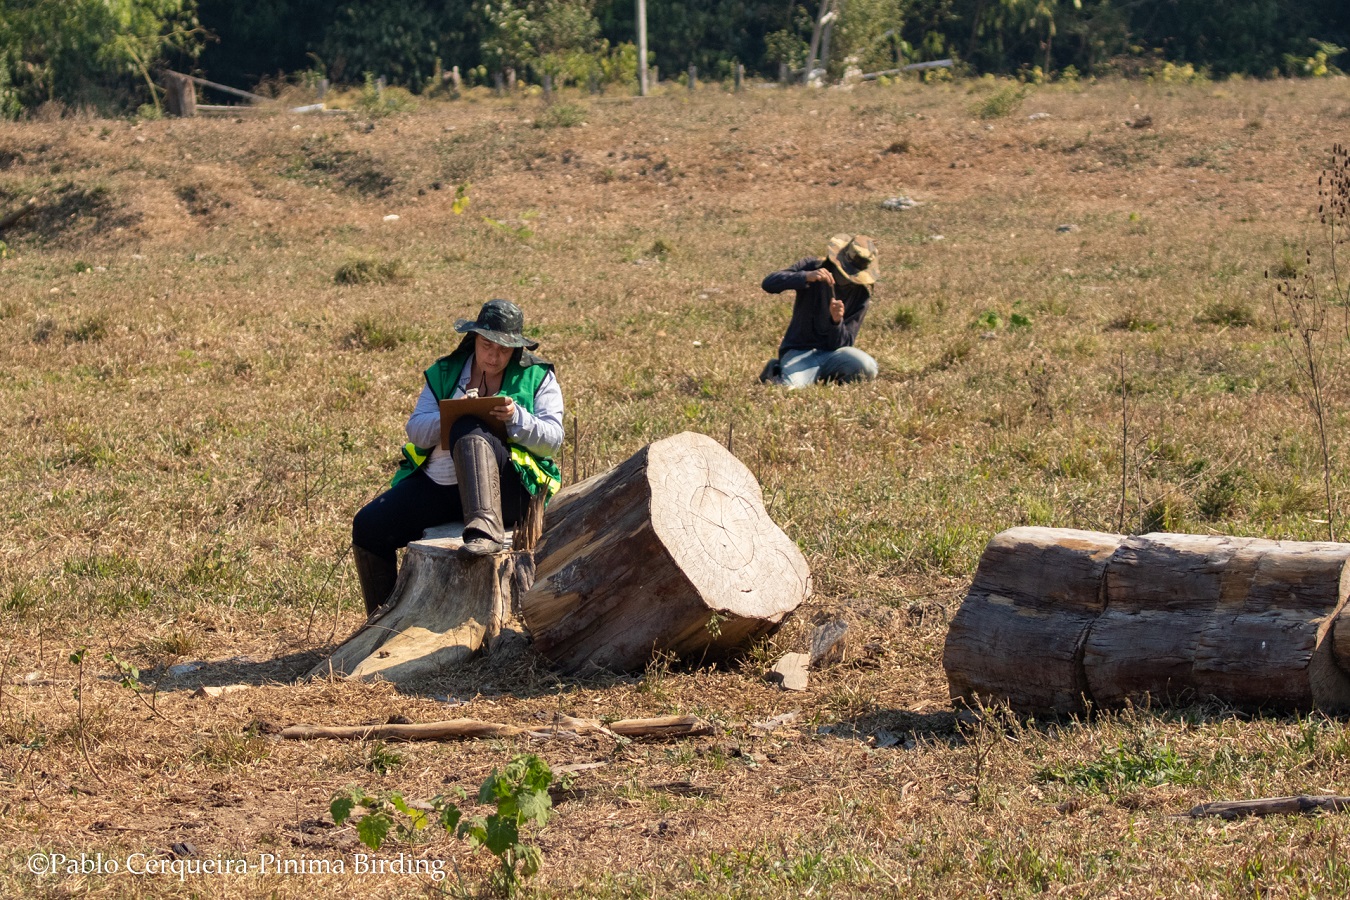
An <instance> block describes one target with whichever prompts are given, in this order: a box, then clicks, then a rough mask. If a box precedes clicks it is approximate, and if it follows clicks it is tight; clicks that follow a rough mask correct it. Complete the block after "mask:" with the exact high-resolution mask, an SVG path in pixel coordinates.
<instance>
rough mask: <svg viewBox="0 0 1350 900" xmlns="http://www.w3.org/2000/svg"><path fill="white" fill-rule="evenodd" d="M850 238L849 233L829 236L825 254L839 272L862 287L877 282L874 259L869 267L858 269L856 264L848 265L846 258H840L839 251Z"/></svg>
mask: <svg viewBox="0 0 1350 900" xmlns="http://www.w3.org/2000/svg"><path fill="white" fill-rule="evenodd" d="M852 240H853V236H852V235H850V234H836V235H835V236H834V237H832V238H830V243H829V244H828V245H827V246H826V248H825V255H826V256H828V257H829V258H830V262H832V263H834V267H835V268H836V269H838V270H839V272H840V274H842V275H843V276H844V277H845V278H847V279H848V280H849V281H851V282H853V283H854V284H860V285H863V286H864V287H870V286H871V285H874V284H876V283H877V276H876V274H875V273H876V262H875V260H873V265H872V267H871V268H870V269H859V268H857V267H856V266H851V265H849V264H848V261H847V260H845V259H841V258H840V256H839V251H840V250H843V249H844V248H845V247H847V246H848V245H849V242H850V241H852Z"/></svg>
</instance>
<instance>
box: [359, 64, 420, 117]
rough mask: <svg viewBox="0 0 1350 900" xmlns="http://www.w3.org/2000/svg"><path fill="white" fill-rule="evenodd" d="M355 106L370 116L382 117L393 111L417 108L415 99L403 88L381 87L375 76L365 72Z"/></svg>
mask: <svg viewBox="0 0 1350 900" xmlns="http://www.w3.org/2000/svg"><path fill="white" fill-rule="evenodd" d="M356 108H357V109H359V110H361V112H363V113H365V114H366V115H368V116H370V117H371V118H382V117H384V116H392V115H394V114H395V113H406V112H412V111H413V110H414V109H416V108H417V101H416V100H415V99H413V95H412V94H410V93H408V91H407V90H405V89H404V88H401V87H384V88H381V87H380V85H379V83H378V82H377V81H376V80H375V76H374V75H372V74H371V73H369V72H367V73H366V80H365V83H364V84H363V85H362V86H361V94H360V96H358V97H357V98H356Z"/></svg>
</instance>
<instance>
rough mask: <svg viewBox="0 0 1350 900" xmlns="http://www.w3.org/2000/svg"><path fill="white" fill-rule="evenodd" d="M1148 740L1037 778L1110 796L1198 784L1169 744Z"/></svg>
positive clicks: (1045, 771) (1142, 738)
mask: <svg viewBox="0 0 1350 900" xmlns="http://www.w3.org/2000/svg"><path fill="white" fill-rule="evenodd" d="M1147 738H1148V736H1147V735H1140V736H1139V737H1137V738H1135V739H1134V740H1132V741H1131V742H1130V743H1128V744H1125V743H1122V744H1118V745H1117V746H1115V747H1109V748H1107V749H1105V750H1103V751H1102V752H1101V755H1100V756H1098V758H1097V759H1096V760H1094V761H1092V762H1087V763H1083V764H1082V765H1077V766H1072V767H1069V768H1065V769H1052V768H1045V769H1041V770H1040V771H1039V772H1037V773H1036V777H1037V779H1038V780H1040V781H1042V782H1050V781H1059V782H1063V783H1064V784H1067V785H1070V786H1071V787H1078V788H1083V789H1085V790H1089V791H1100V792H1102V793H1107V794H1118V793H1121V792H1123V791H1127V790H1132V789H1134V788H1140V787H1155V786H1157V785H1160V784H1181V785H1185V784H1191V783H1193V782H1194V781H1195V772H1194V771H1193V770H1192V768H1191V766H1189V765H1188V764H1187V763H1186V762H1185V761H1184V760H1182V759H1181V757H1180V756H1178V755H1177V752H1176V751H1175V750H1173V749H1172V748H1171V747H1170V746H1168V745H1167V744H1163V745H1161V746H1152V745H1149V744H1148V743H1146V741H1147Z"/></svg>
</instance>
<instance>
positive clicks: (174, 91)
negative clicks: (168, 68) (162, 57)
mask: <svg viewBox="0 0 1350 900" xmlns="http://www.w3.org/2000/svg"><path fill="white" fill-rule="evenodd" d="M164 105H165V106H166V107H168V112H169V115H171V116H176V117H178V118H184V119H190V118H192V117H193V116H195V115H197V85H196V84H194V83H193V81H192V79H191V78H188V77H187V76H186V75H180V74H178V73H177V72H165V73H164Z"/></svg>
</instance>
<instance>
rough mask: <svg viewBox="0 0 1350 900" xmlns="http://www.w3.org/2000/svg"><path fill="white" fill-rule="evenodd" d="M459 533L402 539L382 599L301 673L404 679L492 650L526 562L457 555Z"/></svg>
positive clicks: (507, 556)
mask: <svg viewBox="0 0 1350 900" xmlns="http://www.w3.org/2000/svg"><path fill="white" fill-rule="evenodd" d="M460 531H462V526H459V527H458V528H456V529H453V530H451V531H450V534H452V535H453V536H442V537H431V538H424V539H423V540H420V541H414V542H413V543H411V544H409V545H408V550H407V553H406V555H405V556H404V558H403V564H402V566H400V568H399V573H398V582H397V583H396V584H395V586H394V592H393V594H392V595H391V596H390V598H389V602H387V603H386V604H385V605H384V606H382V607H381V608H380V609H378V610H376V611H375V613H373V614H372V615H371V617H370V618H369V619H367V620H366V623H365V624H364V625H362V626H361V628H359V629H358V630H357V631H356V633H355V634H353V635H352V636H351V637H350V638H348V639H347V641H345V642H344V643H343V644H342V646H340V647H338V649H337V650H335V651H334V652H333V654H332V656H330V657H329V658H328V659H326V660H324V661H323V662H321V663H319V665H317V666H315V667H314V668H313V669H312V670H311V671H310V672H309V676H308V677H311V678H327V677H332V676H336V677H340V678H346V679H360V680H366V681H369V680H372V679H375V678H383V679H385V680H387V681H393V682H404V681H408V680H411V679H416V678H424V677H427V676H432V675H435V674H437V673H438V672H440V671H441V670H443V669H445V668H447V667H451V666H455V665H458V664H460V663H463V662H465V661H466V660H468V659H469V658H470V657H472V656H473V655H474V654H475V653H477V652H478V651H479V650H480V648H483V647H484V646H487V647H488V649H489V650H491V649H492V648H493V646H494V644H495V643H496V642H497V640H498V639H499V638H500V637H501V636H502V635H503V634H504V633H505V632H506V631H509V628H508V624H509V622H510V621H511V617H512V598H513V597H514V596H518V595H519V592H521V590H522V587H528V575H529V560H528V559H525V560H518V559H517V556H527V555H528V554H516V553H513V552H511V551H509V550H507V551H503V552H501V553H496V554H493V555H492V556H485V557H480V558H478V559H474V560H464V559H461V558H460V557H459V556H458V553H457V551H458V549H459V547H460V545H461V543H462V541H461V540H460V538H459V536H458V535H459V532H460Z"/></svg>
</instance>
